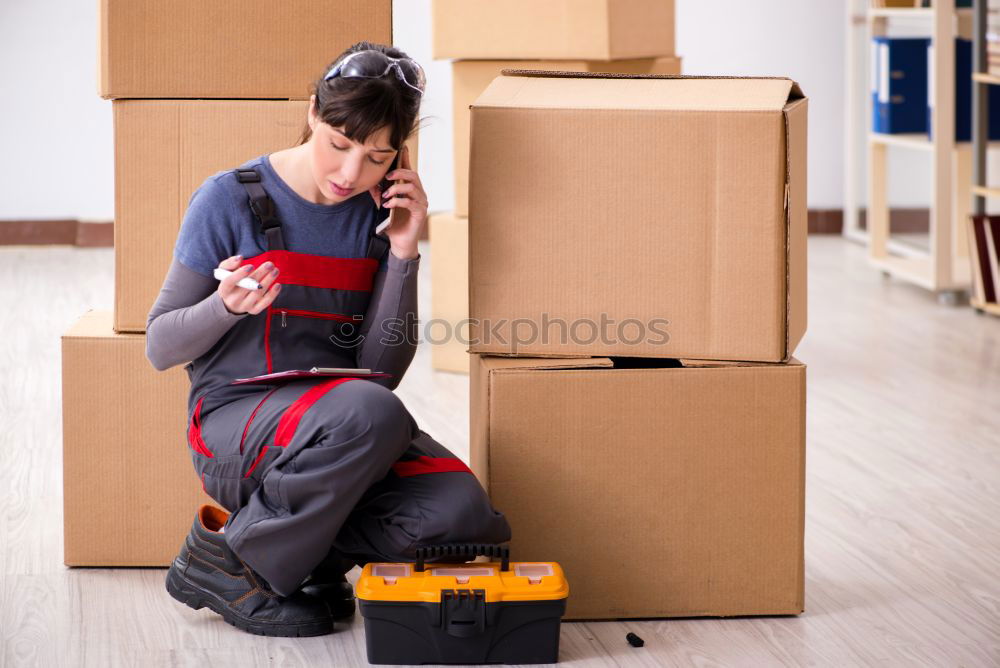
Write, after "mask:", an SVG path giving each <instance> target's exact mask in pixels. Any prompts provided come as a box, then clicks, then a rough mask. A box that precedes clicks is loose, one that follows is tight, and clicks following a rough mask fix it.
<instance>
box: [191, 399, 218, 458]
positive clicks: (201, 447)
mask: <svg viewBox="0 0 1000 668" xmlns="http://www.w3.org/2000/svg"><path fill="white" fill-rule="evenodd" d="M204 400H205V397H202V398H201V399H199V400H198V403H197V404H196V405H195V407H194V413H193V414H192V415H191V424H190V425H189V426H188V444H189V445H190V446H191V448H192V449H193V450H194V451H195V452H197V453H198V454H201V455H205V456H206V457H214V456H215V455H213V454H212V451H211V450H209V449H208V446H206V445H205V441H204V439H202V437H201V402H203V401H204Z"/></svg>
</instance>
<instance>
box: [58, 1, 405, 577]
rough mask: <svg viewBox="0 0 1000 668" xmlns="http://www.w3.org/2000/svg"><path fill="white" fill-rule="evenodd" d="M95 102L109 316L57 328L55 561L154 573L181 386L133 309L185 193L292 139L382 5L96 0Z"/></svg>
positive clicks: (379, 20) (168, 500) (182, 496)
mask: <svg viewBox="0 0 1000 668" xmlns="http://www.w3.org/2000/svg"><path fill="white" fill-rule="evenodd" d="M99 26H100V27H99V32H100V35H99V64H98V70H99V77H98V78H99V85H98V88H99V91H98V92H99V94H100V95H101V97H103V98H105V99H111V100H112V111H113V115H114V132H115V300H114V304H115V310H114V313H113V314H112V313H105V312H88V313H87V314H85V315H84V316H83V317H82V318H81V319H80V320H79V321H78V322H77V323H76V324H75V325H74V326H73V327H72V328H71V329H70V330H69V331H67V332H66V333H65V334H64V335H63V388H64V394H63V420H64V443H63V448H64V468H63V473H64V503H65V525H64V536H65V562H66V564H67V565H73V566H125V565H138V566H166V565H169V563H170V560H171V559H172V558H173V557H174V556H175V554H176V551H177V548H178V546H179V545H180V543H181V541H182V539H183V536H184V534H186V533H187V530H188V529H189V527H190V523H191V518H192V517H193V515H194V511H195V509H196V508H197V506H198V504H199V503H202V502H208V501H209V498H208V497H207V495H205V494H204V492H203V490H202V487H201V484H200V483H199V482H198V480H197V478H196V476H195V475H194V469H193V468H192V466H191V462H190V457H189V454H188V451H187V446H186V442H187V439H186V433H185V422H186V419H185V418H186V414H187V392H188V382H187V377H186V375H185V374H184V373H183V371H182V370H181V368H180V367H176V368H174V369H170V370H169V371H166V372H163V373H159V372H156V371H155V370H154V369H153V368H152V367H151V366H150V364H149V362H148V360H147V359H146V356H145V335H144V330H145V325H146V316H147V314H148V312H149V310H150V308H151V306H152V304H153V302H154V301H155V299H156V296H157V294H158V293H159V290H160V286H161V284H162V282H163V277H164V276H165V275H166V272H167V269H168V267H169V266H170V262H171V258H172V252H173V246H174V242H175V240H176V238H177V233H178V231H179V229H180V224H181V220H182V218H183V215H184V212H185V210H186V208H187V204H188V200H189V199H190V197H191V194H192V193H193V192H194V190H195V189H196V188H197V187H198V186H199V185H200V184H201V183H202V182H203V181H204V180H205V178H207V177H208V176H211V175H212V174H213V173H215V172H217V171H219V170H222V169H227V168H232V167H235V166H236V165H239V164H240V163H242V162H245V161H246V160H249V159H251V158H253V157H255V156H257V155H260V154H262V153H268V152H272V151H276V150H280V149H283V148H288V147H291V146H294V145H295V143H296V141H297V139H298V137H299V134H300V132H301V131H302V128H303V126H304V125H305V121H306V112H307V105H308V99H309V83H310V82H311V81H314V80H315V79H316V78H318V77H319V76H320V75H321V74H322V73H323V72H322V70H323V68H324V67H325V66H326V65H327V64H328V63H329V62H330V61H331V60H332V59H333V58H334V57H336V56H337V55H338V54H339V53H341V52H342V51H343V50H344V49H346V48H347V47H348V46H350V45H351V44H354V43H355V42H358V41H360V40H369V41H372V42H377V43H382V44H390V43H392V30H391V28H392V3H391V0H336V1H333V2H317V0H288V2H284V3H281V4H280V5H262V4H259V3H258V4H257V5H255V6H254V7H252V8H248V7H247V6H246V5H245V3H244V4H241V3H237V2H233V1H232V0H223V1H222V2H213V3H208V4H206V3H204V2H197V1H196V0H176V1H175V2H171V3H168V4H164V3H157V2H153V1H152V0H102V1H101V3H100V21H99Z"/></svg>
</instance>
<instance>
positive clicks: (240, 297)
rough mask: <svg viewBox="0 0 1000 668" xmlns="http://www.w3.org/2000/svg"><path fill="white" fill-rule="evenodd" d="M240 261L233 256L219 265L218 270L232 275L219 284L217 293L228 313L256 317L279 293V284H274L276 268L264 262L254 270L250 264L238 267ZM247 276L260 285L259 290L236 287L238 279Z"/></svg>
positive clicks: (239, 258)
mask: <svg viewBox="0 0 1000 668" xmlns="http://www.w3.org/2000/svg"><path fill="white" fill-rule="evenodd" d="M242 261H243V258H242V257H240V256H239V255H234V256H233V257H231V258H228V259H226V260H223V261H222V262H220V263H219V267H220V268H222V269H227V270H229V271H231V272H233V273H231V274H230V275H229V276H226V277H225V278H224V279H222V280H221V281H220V282H219V289H218V292H219V294H220V295H222V303H223V304H225V305H226V310H228V311H229V312H230V313H232V314H234V315H240V314H242V313H249V314H251V315H257V314H258V313H260V312H261V311H263V310H264V309H266V308H267V307H268V306H270V305H271V302H273V301H274V300H275V298H276V297H277V296H278V292H279V291H281V284H280V283H275V282H274V281H275V279H277V278H278V268H277V267H275V266H274V264H272V263H271V262H265V263H264V264H262V265H261V266H260V267H257V268H256V269H254V267H253V265H250V264H247V265H243V266H240V264H241V262H242ZM247 276H249V277H250V278H252V279H253V280H255V281H257V282H258V283H259V284H260V289H259V290H247V289H246V288H242V287H240V286H239V285H237V283H238V282H239V281H240V279H242V278H245V277H247Z"/></svg>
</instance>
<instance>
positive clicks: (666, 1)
mask: <svg viewBox="0 0 1000 668" xmlns="http://www.w3.org/2000/svg"><path fill="white" fill-rule="evenodd" d="M433 39H434V45H433V46H434V57H435V58H477V59H483V58H488V59H498V58H518V59H525V58H531V59H535V58H543V59H548V60H566V59H576V58H583V59H588V60H611V59H619V58H651V57H657V56H672V55H674V0H629V1H628V2H621V0H544V1H543V2H539V1H538V0H504V2H496V0H434V6H433Z"/></svg>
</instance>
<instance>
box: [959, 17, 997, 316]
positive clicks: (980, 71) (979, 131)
mask: <svg viewBox="0 0 1000 668" xmlns="http://www.w3.org/2000/svg"><path fill="white" fill-rule="evenodd" d="M972 6H973V28H972V31H973V38H972V81H973V85H972V153H973V168H972V186H971V194H972V195H973V197H972V213H973V214H974V215H984V214H985V213H986V200H987V199H1000V188H990V187H989V186H987V185H986V180H987V179H986V176H987V175H986V149H987V147H988V141H987V137H988V134H989V133H988V129H987V124H988V119H989V117H990V115H989V95H988V94H987V86H991V85H1000V77H998V76H996V75H993V74H988V73H987V67H986V28H987V0H974V2H973V3H972ZM966 220H971V218H966ZM963 227H964V226H963ZM968 239H969V245H970V249H969V250H970V253H969V257H970V259H971V262H972V264H973V269H974V271H973V277H972V281H973V289H972V291H971V295H970V297H969V302H970V303H971V304H972V307H973V308H975V309H977V310H979V311H982V312H986V313H992V314H993V315H1000V304H996V303H989V302H986V301H985V300H984V299H983V297H982V294H983V291H982V285H981V282H982V278H981V274H980V273H979V271H978V257H977V255H976V252H975V250H974V249H973V248H971V247H972V246H974V245H975V238H974V237H973V235H972V233H971V230H969V231H968ZM997 270H998V268H997V267H993V271H994V275H995V272H996V271H997Z"/></svg>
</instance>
